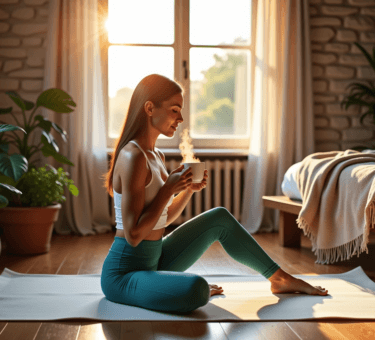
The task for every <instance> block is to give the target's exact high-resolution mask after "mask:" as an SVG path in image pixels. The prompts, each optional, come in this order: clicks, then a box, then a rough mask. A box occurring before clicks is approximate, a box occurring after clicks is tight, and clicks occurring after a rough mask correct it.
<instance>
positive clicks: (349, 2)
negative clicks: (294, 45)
mask: <svg viewBox="0 0 375 340" xmlns="http://www.w3.org/2000/svg"><path fill="white" fill-rule="evenodd" d="M309 4H310V10H309V12H310V39H311V51H312V64H313V65H312V70H313V90H314V117H315V139H316V144H315V148H316V151H331V150H346V149H348V148H352V147H355V146H358V145H367V146H371V144H372V143H371V142H372V141H374V142H375V140H374V127H375V125H374V124H372V118H371V117H369V116H367V117H366V119H365V120H364V124H363V125H362V124H361V123H360V117H361V115H362V114H363V113H365V112H367V109H366V108H365V107H362V108H360V107H358V106H356V107H354V106H350V107H349V108H348V110H345V108H343V109H341V107H340V103H341V102H342V100H344V99H345V98H346V97H347V95H348V94H349V93H350V89H346V88H347V86H348V85H349V84H351V83H353V82H358V83H362V84H366V85H368V83H367V80H370V81H373V84H374V85H375V81H374V79H375V72H374V70H373V69H372V67H371V66H370V64H369V62H368V61H367V59H366V57H365V56H364V55H363V53H362V52H361V50H360V49H359V48H358V47H357V46H356V45H354V43H355V42H358V43H359V44H360V45H361V46H363V47H364V48H365V49H366V50H367V52H369V53H370V54H371V55H372V48H373V47H375V0H310V1H309Z"/></svg>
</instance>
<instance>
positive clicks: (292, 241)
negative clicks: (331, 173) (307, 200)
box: [262, 196, 303, 248]
mask: <svg viewBox="0 0 375 340" xmlns="http://www.w3.org/2000/svg"><path fill="white" fill-rule="evenodd" d="M262 200H263V206H264V207H266V208H271V209H278V210H280V220H279V244H280V245H281V246H283V247H290V248H300V247H301V235H303V230H302V229H299V228H298V225H297V222H296V219H297V218H298V214H299V212H300V211H301V209H302V201H299V200H291V199H290V198H289V197H287V196H263V197H262Z"/></svg>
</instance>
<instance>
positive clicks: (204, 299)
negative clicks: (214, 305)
mask: <svg viewBox="0 0 375 340" xmlns="http://www.w3.org/2000/svg"><path fill="white" fill-rule="evenodd" d="M188 286H189V287H186V288H187V292H186V294H185V298H184V300H185V301H184V302H185V304H184V305H185V306H184V307H182V310H181V311H182V312H191V311H193V310H195V309H197V308H199V307H202V306H204V305H206V304H207V303H208V301H209V298H210V287H209V286H208V283H207V281H206V280H205V279H204V278H203V277H201V276H199V275H195V276H194V277H192V278H191V281H190V285H188Z"/></svg>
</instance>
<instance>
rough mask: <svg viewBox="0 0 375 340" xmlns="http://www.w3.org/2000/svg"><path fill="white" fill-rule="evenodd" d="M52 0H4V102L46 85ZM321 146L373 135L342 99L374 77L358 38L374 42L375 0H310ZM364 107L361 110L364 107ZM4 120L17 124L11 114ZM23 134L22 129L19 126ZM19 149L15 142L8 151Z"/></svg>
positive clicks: (339, 146) (0, 26)
mask: <svg viewBox="0 0 375 340" xmlns="http://www.w3.org/2000/svg"><path fill="white" fill-rule="evenodd" d="M48 6H49V0H0V107H9V106H13V107H14V112H15V114H16V116H17V119H20V118H21V116H20V113H21V112H20V111H19V110H18V109H17V106H16V105H15V104H14V103H13V102H12V101H11V100H10V99H9V98H8V96H7V95H5V92H6V91H10V90H13V91H17V92H18V93H19V94H20V95H21V96H22V97H23V98H25V99H28V100H32V101H35V100H36V98H37V97H38V95H39V94H40V92H41V90H42V86H43V76H44V70H43V69H44V55H45V46H46V45H45V44H46V36H47V23H48ZM309 11H310V35H311V50H312V63H313V65H312V68H313V86H314V116H315V137H316V151H329V150H345V149H347V148H351V147H353V146H356V145H358V144H363V142H369V141H372V140H373V139H374V125H373V124H371V121H370V119H367V120H365V123H364V125H363V126H361V124H360V122H359V117H360V113H361V112H362V113H363V112H365V111H364V110H362V111H361V110H360V109H359V108H358V107H357V108H354V107H350V108H349V109H348V111H345V109H342V110H341V108H340V103H341V101H342V100H343V99H344V97H345V95H347V94H348V93H349V90H346V89H345V88H346V86H347V85H348V84H350V83H352V82H354V81H356V82H363V83H365V82H364V81H365V80H374V79H375V73H374V71H373V70H372V68H371V67H370V66H369V64H368V62H367V60H366V58H365V57H364V56H363V54H362V53H361V51H360V50H359V49H358V48H357V47H356V46H355V45H354V42H359V43H360V44H361V45H362V46H364V47H365V48H366V50H367V51H368V52H369V53H371V54H372V48H373V47H375V0H309ZM360 111H361V112H360ZM0 120H2V121H5V122H6V123H9V124H15V121H14V119H13V118H12V117H11V116H10V115H5V116H3V117H0ZM16 133H17V134H18V135H19V136H21V135H22V134H21V133H20V132H16ZM15 151H16V148H14V149H13V146H11V148H10V151H9V153H13V152H15Z"/></svg>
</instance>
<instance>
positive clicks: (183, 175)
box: [163, 164, 193, 196]
mask: <svg viewBox="0 0 375 340" xmlns="http://www.w3.org/2000/svg"><path fill="white" fill-rule="evenodd" d="M183 169H184V165H183V164H182V165H180V166H179V167H178V168H177V169H175V170H173V171H172V172H171V173H170V174H169V176H168V178H167V180H166V181H165V183H164V185H163V187H164V188H165V189H166V190H168V193H169V194H170V195H171V196H172V195H175V194H178V193H180V192H181V191H183V190H186V189H187V188H188V187H189V186H190V185H191V183H192V181H193V179H192V177H193V173H192V172H191V168H187V169H185V170H183Z"/></svg>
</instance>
